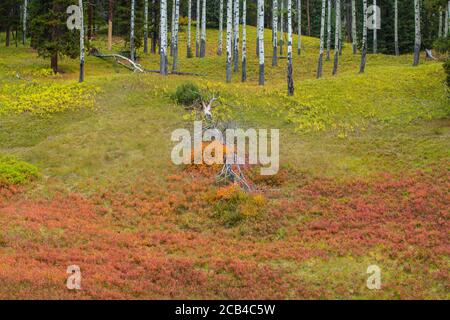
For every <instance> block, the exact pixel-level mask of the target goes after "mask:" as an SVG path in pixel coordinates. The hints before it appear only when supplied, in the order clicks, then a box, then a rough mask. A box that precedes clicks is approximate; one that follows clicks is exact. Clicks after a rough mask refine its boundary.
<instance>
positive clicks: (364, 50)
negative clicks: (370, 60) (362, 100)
mask: <svg viewBox="0 0 450 320" xmlns="http://www.w3.org/2000/svg"><path fill="white" fill-rule="evenodd" d="M366 59H367V0H363V38H362V48H361V65H360V66H359V73H364V70H365V69H366Z"/></svg>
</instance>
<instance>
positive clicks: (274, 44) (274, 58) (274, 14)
mask: <svg viewBox="0 0 450 320" xmlns="http://www.w3.org/2000/svg"><path fill="white" fill-rule="evenodd" d="M299 1H300V0H299ZM277 42H278V0H273V1H272V47H273V53H272V66H276V65H277Z"/></svg>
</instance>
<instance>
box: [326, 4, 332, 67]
mask: <svg viewBox="0 0 450 320" xmlns="http://www.w3.org/2000/svg"><path fill="white" fill-rule="evenodd" d="M327 20H328V21H327V57H326V60H327V61H330V51H331V0H328V16H327Z"/></svg>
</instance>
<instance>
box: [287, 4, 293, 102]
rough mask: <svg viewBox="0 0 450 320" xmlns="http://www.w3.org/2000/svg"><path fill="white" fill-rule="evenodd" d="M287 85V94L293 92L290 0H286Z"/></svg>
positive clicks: (290, 94)
mask: <svg viewBox="0 0 450 320" xmlns="http://www.w3.org/2000/svg"><path fill="white" fill-rule="evenodd" d="M287 33H288V34H287V36H288V38H287V86H288V95H289V96H292V95H293V94H294V79H293V78H292V0H287Z"/></svg>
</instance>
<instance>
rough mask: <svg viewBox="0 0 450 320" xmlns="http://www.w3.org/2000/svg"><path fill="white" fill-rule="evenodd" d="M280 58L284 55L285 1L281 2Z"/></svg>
mask: <svg viewBox="0 0 450 320" xmlns="http://www.w3.org/2000/svg"><path fill="white" fill-rule="evenodd" d="M280 2H281V4H280V56H282V55H283V33H284V0H280Z"/></svg>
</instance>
